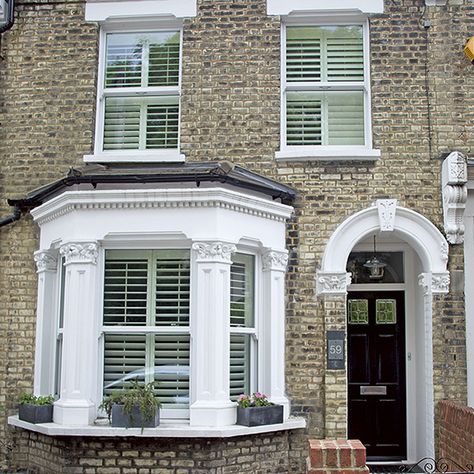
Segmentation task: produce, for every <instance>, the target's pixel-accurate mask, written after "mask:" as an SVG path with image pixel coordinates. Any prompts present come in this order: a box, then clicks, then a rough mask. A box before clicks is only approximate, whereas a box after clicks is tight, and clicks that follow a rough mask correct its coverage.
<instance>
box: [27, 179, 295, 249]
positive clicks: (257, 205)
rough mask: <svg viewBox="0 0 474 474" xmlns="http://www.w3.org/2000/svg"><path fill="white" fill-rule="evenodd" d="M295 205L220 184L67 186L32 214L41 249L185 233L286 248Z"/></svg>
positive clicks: (213, 238) (201, 238) (197, 238)
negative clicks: (121, 188) (113, 236)
mask: <svg viewBox="0 0 474 474" xmlns="http://www.w3.org/2000/svg"><path fill="white" fill-rule="evenodd" d="M292 211H293V208H292V207H290V206H286V205H284V204H279V203H276V202H273V201H267V200H265V199H262V198H258V197H255V196H247V195H244V194H240V193H237V192H234V191H229V190H225V189H221V188H214V189H179V190H145V191H68V192H66V193H64V194H62V195H60V196H58V197H56V198H54V199H52V200H50V201H48V202H47V203H45V204H43V205H41V206H39V207H38V208H36V209H34V210H33V211H32V212H31V213H32V215H33V217H34V219H35V221H36V222H37V223H38V224H39V225H40V227H41V237H40V248H42V249H49V248H50V247H51V245H52V244H53V243H55V242H58V240H61V241H63V242H66V241H74V240H77V239H79V240H103V239H106V238H107V236H108V235H110V234H113V233H127V234H149V233H157V234H158V233H160V234H164V233H170V232H174V233H176V232H181V233H183V234H184V235H185V236H186V237H187V238H189V239H192V240H216V239H217V240H222V241H225V242H233V243H238V242H239V241H240V240H241V239H243V238H248V239H257V240H258V241H259V242H260V243H261V245H262V246H265V247H269V248H276V249H284V248H285V221H286V219H287V218H288V217H289V216H290V215H291V213H292Z"/></svg>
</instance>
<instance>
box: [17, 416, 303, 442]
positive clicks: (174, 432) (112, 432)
mask: <svg viewBox="0 0 474 474" xmlns="http://www.w3.org/2000/svg"><path fill="white" fill-rule="evenodd" d="M8 424H9V425H11V426H16V427H18V428H23V429H25V430H29V431H35V432H37V433H42V434H45V435H49V436H104V437H111V436H113V437H132V438H232V437H235V436H247V435H252V434H260V433H274V432H277V431H287V430H295V429H300V428H306V420H304V418H296V417H294V418H293V417H292V418H289V419H288V420H286V421H285V422H283V423H281V424H277V425H264V426H254V427H247V426H240V425H232V426H221V427H211V426H206V425H204V426H195V427H193V426H190V425H188V424H185V423H176V424H173V423H167V422H162V423H160V426H158V427H156V428H145V429H144V430H143V432H142V430H141V429H140V428H112V427H111V426H109V425H108V424H107V425H103V424H99V423H97V424H95V425H91V426H72V425H58V424H57V423H42V424H39V425H35V424H33V423H28V422H26V421H22V420H20V419H18V416H16V415H15V416H10V417H8Z"/></svg>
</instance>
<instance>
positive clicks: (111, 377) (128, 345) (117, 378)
mask: <svg viewBox="0 0 474 474" xmlns="http://www.w3.org/2000/svg"><path fill="white" fill-rule="evenodd" d="M145 341H146V336H145V335H144V334H106V335H105V338H104V395H107V394H110V393H111V392H113V391H115V390H120V389H123V388H125V387H127V384H128V383H129V382H130V380H134V379H138V380H139V381H143V380H144V379H145V358H146V343H145Z"/></svg>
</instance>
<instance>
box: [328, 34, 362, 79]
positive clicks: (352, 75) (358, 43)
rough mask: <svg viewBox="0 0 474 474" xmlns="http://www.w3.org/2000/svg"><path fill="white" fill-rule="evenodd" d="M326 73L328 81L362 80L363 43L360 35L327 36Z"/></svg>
mask: <svg viewBox="0 0 474 474" xmlns="http://www.w3.org/2000/svg"><path fill="white" fill-rule="evenodd" d="M326 71H327V72H326V74H327V80H328V81H334V82H343V81H351V82H361V81H363V80H364V45H363V43H362V33H361V35H360V37H354V36H350V35H347V36H346V37H344V36H343V35H341V36H336V37H327V39H326Z"/></svg>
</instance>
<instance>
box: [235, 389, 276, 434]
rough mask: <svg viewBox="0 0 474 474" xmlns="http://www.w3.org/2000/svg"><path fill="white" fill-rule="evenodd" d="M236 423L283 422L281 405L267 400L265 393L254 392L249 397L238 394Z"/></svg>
mask: <svg viewBox="0 0 474 474" xmlns="http://www.w3.org/2000/svg"><path fill="white" fill-rule="evenodd" d="M237 403H238V407H237V424H238V425H244V426H261V425H274V424H277V423H283V405H275V404H274V403H272V402H270V401H268V399H267V397H266V395H264V394H263V393H260V392H255V393H254V394H253V395H252V396H251V397H250V396H248V395H244V394H242V395H240V396H239V399H238V401H237Z"/></svg>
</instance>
